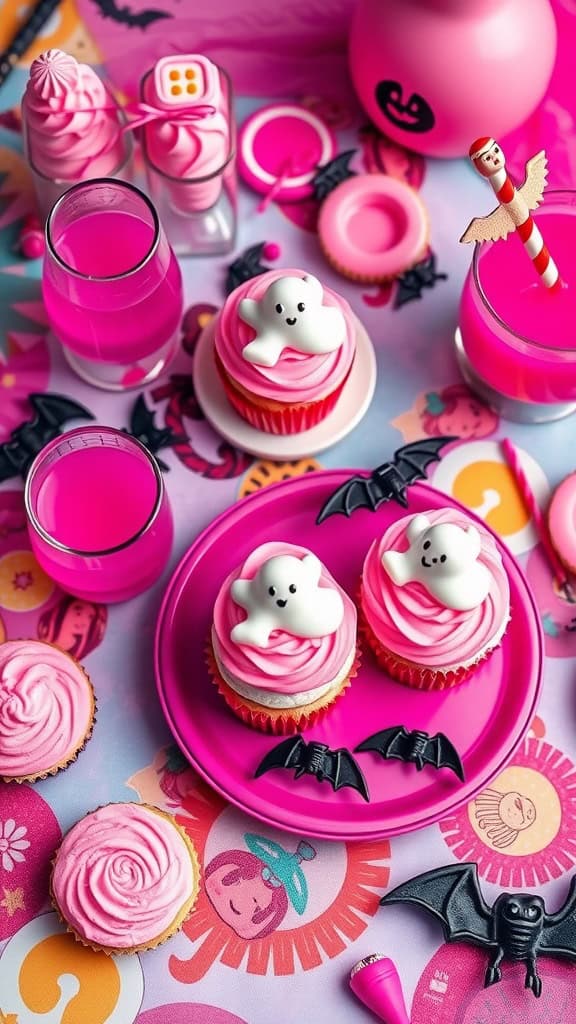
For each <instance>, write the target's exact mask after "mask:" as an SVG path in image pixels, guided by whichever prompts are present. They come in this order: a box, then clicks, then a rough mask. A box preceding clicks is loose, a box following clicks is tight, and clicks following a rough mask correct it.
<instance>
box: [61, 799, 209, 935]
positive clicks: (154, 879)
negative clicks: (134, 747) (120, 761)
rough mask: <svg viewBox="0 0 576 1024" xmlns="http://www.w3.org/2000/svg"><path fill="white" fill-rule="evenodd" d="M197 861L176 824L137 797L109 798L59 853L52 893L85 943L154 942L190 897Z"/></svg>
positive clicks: (74, 831) (80, 824)
mask: <svg viewBox="0 0 576 1024" xmlns="http://www.w3.org/2000/svg"><path fill="white" fill-rule="evenodd" d="M195 888H196V875H195V866H194V864H193V861H192V857H191V854H190V851H189V849H188V847H187V845H186V842H185V841H184V839H183V837H182V836H181V834H180V832H179V831H178V829H177V828H176V826H175V825H174V824H173V823H172V821H171V820H169V819H168V818H167V817H165V816H164V815H163V814H158V813H156V812H155V811H154V810H152V808H150V807H147V806H145V805H144V806H142V805H140V804H132V803H120V804H108V806H106V807H101V808H100V809H99V810H97V811H94V812H93V813H92V814H88V815H86V817H85V818H82V820H81V821H79V822H78V823H77V824H76V825H74V827H73V828H72V829H71V830H70V832H68V834H67V835H66V836H65V837H64V840H63V842H62V844H61V846H60V848H59V850H58V852H57V854H56V860H55V863H54V870H53V873H52V893H53V896H54V899H55V901H56V903H57V905H58V908H59V910H60V913H61V914H62V917H63V918H64V919H65V920H66V921H67V922H68V923H69V924H70V925H71V926H72V928H73V929H74V931H76V932H77V933H78V935H79V936H80V937H81V938H83V939H85V941H86V942H88V943H94V944H96V945H98V946H104V947H108V948H111V949H130V948H133V947H138V946H146V945H148V944H153V943H154V940H155V939H157V938H159V937H160V936H161V935H162V934H163V932H165V931H166V930H167V929H169V928H170V926H171V925H172V924H173V922H174V920H175V918H176V917H177V915H178V913H179V912H180V911H181V910H182V908H183V907H184V906H185V905H186V904H187V903H188V901H189V900H191V899H192V897H193V896H194V893H195Z"/></svg>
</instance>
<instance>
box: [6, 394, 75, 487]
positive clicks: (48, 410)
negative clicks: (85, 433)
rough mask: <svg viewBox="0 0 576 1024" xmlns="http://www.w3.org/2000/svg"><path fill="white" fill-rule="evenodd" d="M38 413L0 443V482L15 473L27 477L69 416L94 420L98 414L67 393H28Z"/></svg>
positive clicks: (72, 418)
mask: <svg viewBox="0 0 576 1024" xmlns="http://www.w3.org/2000/svg"><path fill="white" fill-rule="evenodd" d="M28 401H29V402H30V405H31V406H32V408H33V410H34V415H33V417H32V418H31V419H29V420H27V421H26V422H25V423H21V424H20V426H19V427H16V429H15V430H13V431H12V433H11V434H10V438H9V440H8V441H4V443H3V444H0V482H2V480H10V479H11V478H12V477H14V476H21V477H22V479H23V480H24V479H26V474H27V473H28V470H29V469H30V466H31V465H32V463H33V461H34V459H35V458H36V456H37V455H38V452H40V451H42V449H43V448H44V447H45V446H46V445H47V444H48V442H49V441H53V440H54V439H55V438H56V437H58V435H59V434H60V427H63V426H64V424H65V423H67V422H68V420H93V419H94V416H93V415H92V413H91V412H89V411H88V409H85V408H84V406H83V405H80V403H79V402H73V401H72V399H71V398H67V397H66V395H55V394H50V393H49V392H46V393H34V394H31V395H29V396H28Z"/></svg>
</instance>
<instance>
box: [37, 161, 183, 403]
mask: <svg viewBox="0 0 576 1024" xmlns="http://www.w3.org/2000/svg"><path fill="white" fill-rule="evenodd" d="M46 239H47V246H46V256H45V259H44V267H43V272H42V293H43V297H44V305H45V307H46V312H47V314H48V320H49V322H50V327H51V328H52V330H53V332H54V334H55V335H56V337H57V338H58V339H59V341H61V343H62V345H63V347H64V353H65V355H66V358H67V360H68V362H69V364H70V366H71V367H72V369H73V370H75V372H76V373H77V374H78V375H79V376H80V377H82V378H83V379H84V380H86V381H88V382H89V383H90V384H94V385H96V386H97V387H102V388H106V389H108V390H112V391H122V390H125V389H127V388H131V387H138V386H140V385H142V384H144V383H146V382H147V381H149V380H153V379H154V377H157V376H158V374H160V373H162V371H163V370H164V369H165V368H166V365H167V363H168V362H169V360H170V359H171V358H172V355H173V354H174V352H175V350H176V346H177V338H178V329H179V326H180V318H181V315H182V305H183V296H182V277H181V274H180V268H179V266H178V262H177V260H176V257H175V255H174V253H173V252H172V249H171V248H170V245H169V244H168V241H167V240H166V236H165V235H164V232H163V230H162V227H161V225H160V222H159V220H158V215H157V213H156V210H155V208H154V206H153V204H152V203H151V202H150V200H149V199H148V198H147V196H145V195H144V193H143V192H140V190H139V189H137V188H135V186H134V185H130V184H128V182H124V181H115V180H113V179H112V178H96V179H94V180H92V181H88V182H82V183H80V184H79V185H74V186H73V187H72V188H70V189H68V191H67V192H65V193H64V195H62V196H61V197H60V199H58V200H57V202H56V203H55V204H54V206H53V207H52V210H51V212H50V215H49V217H48V221H47V224H46Z"/></svg>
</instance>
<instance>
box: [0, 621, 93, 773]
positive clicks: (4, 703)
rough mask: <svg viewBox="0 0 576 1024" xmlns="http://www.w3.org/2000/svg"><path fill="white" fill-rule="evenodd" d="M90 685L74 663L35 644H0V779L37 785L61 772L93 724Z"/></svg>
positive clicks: (50, 648) (57, 651)
mask: <svg viewBox="0 0 576 1024" xmlns="http://www.w3.org/2000/svg"><path fill="white" fill-rule="evenodd" d="M94 713H95V701H94V692H93V689H92V684H91V683H90V680H89V679H88V676H87V675H86V673H85V672H84V670H83V669H82V668H81V667H80V665H79V664H78V662H77V661H75V659H74V658H72V657H71V655H69V654H66V653H65V652H64V651H61V650H60V649H59V648H58V647H54V646H52V644H47V643H44V642H42V641H40V640H8V641H6V643H3V644H0V777H1V778H2V779H3V780H4V781H5V782H10V781H15V782H36V781H37V780H38V779H44V778H46V776H47V775H54V774H55V773H56V772H57V771H59V770H60V769H61V768H66V766H67V765H69V764H70V763H71V762H72V761H73V760H74V759H75V758H76V757H77V756H78V754H79V752H80V750H81V749H82V748H83V746H84V744H85V743H86V741H87V740H88V738H89V736H90V734H91V732H92V726H93V723H94Z"/></svg>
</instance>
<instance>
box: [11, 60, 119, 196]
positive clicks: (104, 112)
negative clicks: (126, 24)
mask: <svg viewBox="0 0 576 1024" xmlns="http://www.w3.org/2000/svg"><path fill="white" fill-rule="evenodd" d="M22 114H23V119H24V125H25V129H26V144H27V149H28V156H29V158H30V162H31V164H32V167H33V169H34V170H35V171H38V172H39V173H40V174H42V175H44V177H45V178H49V179H50V180H51V181H70V182H75V181H79V180H83V179H86V178H97V177H105V176H106V175H109V174H112V173H113V172H114V171H115V170H116V169H117V168H118V167H120V166H121V165H122V163H123V162H124V160H125V159H126V156H127V143H126V141H125V139H124V137H123V135H122V122H121V120H120V117H119V108H118V106H117V104H116V102H115V100H114V98H113V96H112V95H111V93H110V92H109V91H108V89H107V88H106V86H105V85H104V83H103V82H102V81H101V79H100V78H99V77H98V75H97V74H96V72H95V71H93V69H92V68H91V67H89V66H88V65H87V64H78V62H77V61H76V60H75V59H74V57H71V56H70V55H69V54H67V53H63V52H62V51H61V50H47V51H46V53H43V54H41V55H40V57H37V58H36V60H35V61H33V62H32V66H31V68H30V78H29V79H28V84H27V86H26V91H25V93H24V98H23V101H22Z"/></svg>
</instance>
